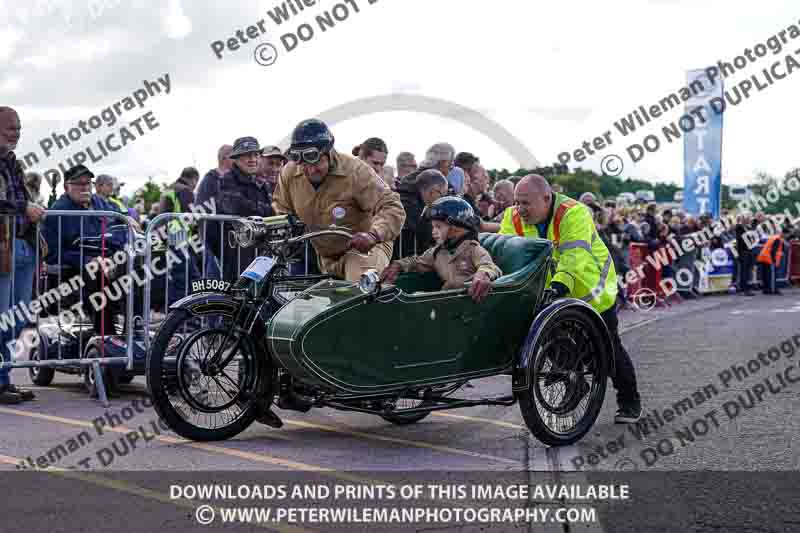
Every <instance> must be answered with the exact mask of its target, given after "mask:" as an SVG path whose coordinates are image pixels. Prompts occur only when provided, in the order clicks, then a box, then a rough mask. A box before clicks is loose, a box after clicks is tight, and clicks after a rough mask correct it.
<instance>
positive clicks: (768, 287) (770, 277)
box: [758, 263, 776, 294]
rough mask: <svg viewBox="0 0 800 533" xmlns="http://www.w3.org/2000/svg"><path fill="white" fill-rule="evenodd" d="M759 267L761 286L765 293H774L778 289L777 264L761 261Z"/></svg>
mask: <svg viewBox="0 0 800 533" xmlns="http://www.w3.org/2000/svg"><path fill="white" fill-rule="evenodd" d="M758 269H759V270H760V271H761V288H762V290H763V291H764V294H773V293H774V292H775V289H776V287H775V265H768V264H767V263H759V264H758Z"/></svg>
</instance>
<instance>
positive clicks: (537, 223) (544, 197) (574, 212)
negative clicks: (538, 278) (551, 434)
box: [500, 174, 642, 423]
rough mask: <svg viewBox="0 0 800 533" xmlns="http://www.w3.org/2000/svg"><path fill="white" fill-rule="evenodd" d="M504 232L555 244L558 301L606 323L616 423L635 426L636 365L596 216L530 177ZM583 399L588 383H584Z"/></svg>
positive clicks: (502, 228) (637, 412)
mask: <svg viewBox="0 0 800 533" xmlns="http://www.w3.org/2000/svg"><path fill="white" fill-rule="evenodd" d="M514 203H515V204H516V205H515V206H513V207H509V208H508V209H506V211H505V213H504V215H503V222H502V224H501V226H500V233H501V234H507V235H518V236H520V237H529V238H544V239H548V240H551V241H553V248H554V251H553V259H554V260H555V261H556V262H557V266H556V269H555V272H554V273H553V274H552V276H551V277H550V278H549V280H548V281H549V282H550V287H551V288H552V289H553V290H554V291H555V293H556V297H564V296H571V297H573V298H578V299H580V300H582V301H584V302H586V303H588V304H589V305H591V306H592V307H593V308H594V309H595V310H596V311H597V312H598V313H599V314H600V316H601V317H602V318H603V321H604V322H605V324H606V326H607V328H608V332H609V334H610V335H611V339H612V342H613V344H614V357H615V366H616V376H615V377H614V378H613V379H612V382H613V384H614V388H615V389H617V404H618V406H619V409H618V411H617V415H616V417H615V421H616V422H617V423H632V422H636V421H637V420H639V418H640V416H641V413H642V406H641V399H640V397H639V392H638V389H637V386H636V372H635V370H634V368H633V363H632V362H631V358H630V356H629V355H628V352H627V351H626V350H625V347H624V346H623V345H622V340H621V339H620V337H619V331H618V320H617V311H616V306H615V303H616V300H617V274H616V271H615V270H614V262H613V261H612V258H611V255H610V254H609V252H608V249H607V248H606V246H605V244H603V241H602V240H601V239H600V237H599V236H598V235H597V229H596V228H595V225H594V221H593V218H592V214H591V212H590V211H589V209H588V208H587V207H586V206H585V205H584V204H582V203H580V202H576V201H575V200H573V199H571V198H569V197H567V196H565V195H563V194H559V193H554V192H553V190H552V189H551V187H550V184H549V183H548V182H547V180H546V179H544V178H543V177H542V176H539V175H536V174H529V175H528V176H525V177H524V178H522V179H521V180H520V182H519V183H518V184H517V186H516V189H515V190H514ZM583 388H584V390H585V392H584V394H585V393H586V392H588V391H589V384H588V383H586V382H584V383H583Z"/></svg>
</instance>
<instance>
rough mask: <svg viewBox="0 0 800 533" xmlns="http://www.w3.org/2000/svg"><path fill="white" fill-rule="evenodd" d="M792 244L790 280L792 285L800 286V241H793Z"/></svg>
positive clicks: (790, 250)
mask: <svg viewBox="0 0 800 533" xmlns="http://www.w3.org/2000/svg"><path fill="white" fill-rule="evenodd" d="M790 244H791V248H790V249H789V255H790V256H791V258H790V259H789V261H790V267H789V280H790V281H791V282H792V283H797V284H800V241H799V240H793V241H791V242H790Z"/></svg>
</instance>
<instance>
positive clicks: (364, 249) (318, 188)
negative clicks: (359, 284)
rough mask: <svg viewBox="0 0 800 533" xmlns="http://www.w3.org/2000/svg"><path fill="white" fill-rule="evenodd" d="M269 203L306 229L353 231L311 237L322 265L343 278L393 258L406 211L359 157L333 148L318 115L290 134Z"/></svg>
mask: <svg viewBox="0 0 800 533" xmlns="http://www.w3.org/2000/svg"><path fill="white" fill-rule="evenodd" d="M291 143H292V144H291V146H290V147H289V151H288V154H287V155H288V156H289V162H288V163H287V164H286V165H285V166H284V167H283V170H282V172H281V175H280V178H279V180H278V185H277V187H276V189H275V194H274V197H273V203H272V206H273V208H274V210H275V212H276V213H278V214H294V215H296V216H297V217H298V218H300V220H301V221H302V222H303V223H304V224H306V226H309V227H310V228H322V227H327V226H331V225H336V226H340V227H344V228H347V229H349V230H351V231H352V232H353V233H354V235H353V237H352V239H350V240H349V241H348V240H346V239H342V238H340V237H321V238H319V239H316V240H314V241H313V243H312V244H313V246H314V249H315V250H316V252H317V256H318V258H319V259H318V261H319V267H320V270H321V271H322V272H324V273H326V274H331V275H333V276H335V277H337V278H340V279H345V280H347V281H358V280H359V278H360V277H361V274H363V273H364V272H365V271H367V270H370V269H375V270H377V271H378V273H381V272H382V271H383V269H385V268H386V266H387V265H388V264H389V261H390V259H391V257H392V248H393V241H394V240H395V239H396V238H397V237H398V236H399V235H400V230H401V228H402V227H403V222H404V221H405V216H406V215H405V211H404V209H403V204H402V203H401V202H400V196H399V195H398V194H397V193H395V192H394V191H392V190H391V189H390V188H389V187H388V186H387V185H386V184H385V183H384V181H383V180H382V179H381V178H380V177H379V176H378V175H377V174H375V172H374V171H373V170H372V169H371V168H370V167H369V166H368V165H367V164H366V163H364V162H363V161H361V160H359V159H357V158H355V157H352V156H350V155H347V154H343V153H340V152H337V151H335V150H334V149H333V143H334V137H333V135H332V134H331V132H330V130H329V129H328V127H327V126H326V125H325V123H323V122H322V121H320V120H316V119H310V120H304V121H303V122H301V123H300V124H298V125H297V127H296V128H295V129H294V132H293V133H292V141H291Z"/></svg>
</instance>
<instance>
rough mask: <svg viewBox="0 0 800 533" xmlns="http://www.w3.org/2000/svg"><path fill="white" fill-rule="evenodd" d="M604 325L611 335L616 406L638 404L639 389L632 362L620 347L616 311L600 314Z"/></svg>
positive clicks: (620, 340)
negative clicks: (614, 368)
mask: <svg viewBox="0 0 800 533" xmlns="http://www.w3.org/2000/svg"><path fill="white" fill-rule="evenodd" d="M600 316H601V317H603V321H604V322H605V323H606V327H607V328H608V333H609V334H611V343H612V344H613V345H614V364H615V366H616V370H617V372H616V375H615V376H614V377H613V378H612V379H611V382H612V383H613V384H614V388H615V389H617V404H618V405H620V406H622V405H629V404H631V403H640V402H641V398H640V397H639V389H638V388H637V386H636V371H635V370H634V368H633V361H631V357H630V355H628V352H627V350H625V347H624V346H623V345H622V339H620V337H619V320H617V310H616V308H615V306H611V308H609V309H608V310H607V311H604V312H603V313H601V314H600Z"/></svg>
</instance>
